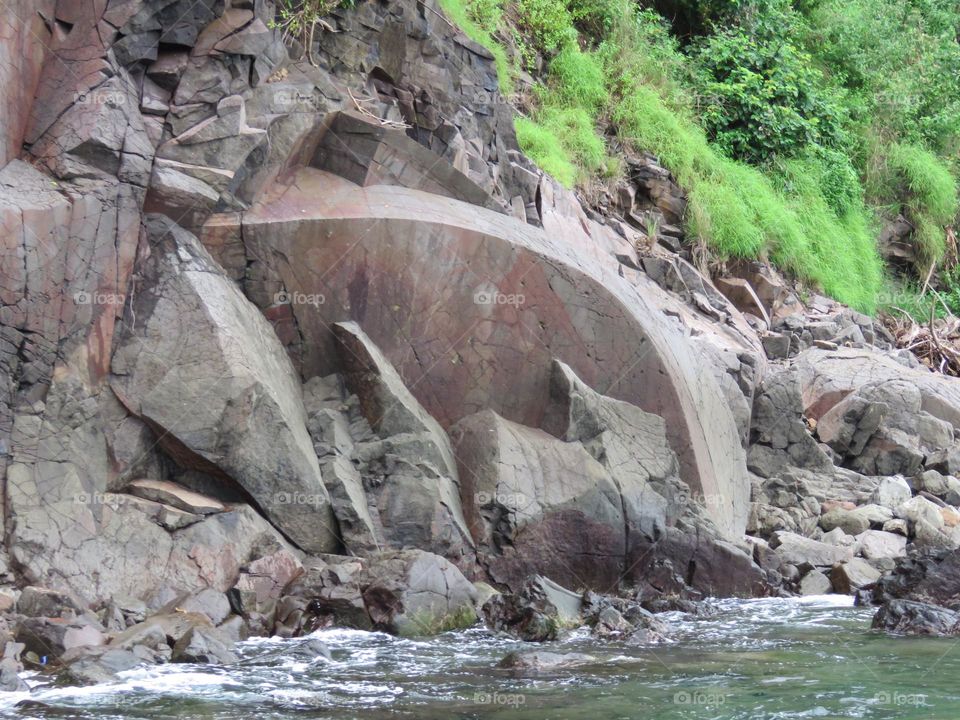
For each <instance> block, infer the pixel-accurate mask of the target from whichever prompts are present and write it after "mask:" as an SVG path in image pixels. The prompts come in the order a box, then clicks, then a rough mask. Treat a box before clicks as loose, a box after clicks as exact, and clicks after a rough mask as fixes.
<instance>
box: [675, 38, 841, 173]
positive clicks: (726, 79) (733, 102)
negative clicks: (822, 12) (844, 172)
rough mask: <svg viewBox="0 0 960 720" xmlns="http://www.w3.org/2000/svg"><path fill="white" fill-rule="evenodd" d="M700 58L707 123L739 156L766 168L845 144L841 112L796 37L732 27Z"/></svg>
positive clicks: (698, 82) (706, 44)
mask: <svg viewBox="0 0 960 720" xmlns="http://www.w3.org/2000/svg"><path fill="white" fill-rule="evenodd" d="M694 59H695V61H696V63H697V64H698V66H699V67H698V72H696V73H695V75H694V80H695V88H696V90H697V92H698V93H699V95H700V98H701V100H700V119H701V122H702V123H703V125H704V127H706V129H707V131H708V133H709V134H710V137H711V138H712V139H714V140H715V141H716V142H717V144H718V145H720V147H721V148H723V149H724V150H725V151H726V152H727V153H728V154H730V155H731V156H732V157H735V158H739V159H743V160H747V161H749V162H754V163H759V162H765V161H768V160H770V159H772V158H774V157H776V156H781V155H786V156H790V155H795V154H797V153H799V152H802V151H804V150H805V149H806V148H808V147H809V146H811V145H824V146H830V145H836V144H838V143H839V142H840V140H841V138H842V132H841V118H842V114H843V113H842V109H841V108H840V106H839V105H838V104H837V102H836V100H835V99H834V98H833V97H832V96H831V94H830V92H829V91H828V90H827V89H826V88H825V87H824V80H823V76H822V75H821V73H820V72H819V71H818V70H816V69H815V68H814V67H813V65H812V61H811V58H810V57H809V56H808V55H806V54H805V53H804V52H802V51H801V50H799V49H798V48H797V47H795V46H794V45H793V44H792V43H791V41H790V40H789V39H784V38H783V37H781V36H779V35H774V34H771V35H766V34H753V35H751V34H748V33H747V32H746V31H744V30H743V28H741V27H738V28H732V29H729V30H723V31H720V32H718V33H717V34H715V35H712V36H710V37H708V38H707V39H706V40H705V41H703V43H702V44H701V45H700V46H699V48H698V50H697V51H696V53H695V55H694Z"/></svg>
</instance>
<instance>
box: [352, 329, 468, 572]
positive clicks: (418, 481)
mask: <svg viewBox="0 0 960 720" xmlns="http://www.w3.org/2000/svg"><path fill="white" fill-rule="evenodd" d="M333 331H334V336H335V337H336V340H337V347H338V351H339V355H340V359H341V362H342V364H343V367H344V377H345V379H346V383H347V386H348V387H349V389H350V391H351V392H353V393H355V394H356V395H357V397H358V398H359V400H360V409H361V411H362V413H363V416H364V417H365V418H366V420H367V422H368V423H369V424H370V427H371V428H372V429H373V430H374V432H376V433H377V435H379V437H380V438H382V442H379V443H369V444H367V445H366V446H365V448H364V449H362V450H361V451H360V452H366V454H367V457H366V463H367V464H368V465H370V464H374V465H379V466H380V467H381V468H382V470H383V473H382V479H381V482H380V483H377V484H376V485H378V486H379V487H380V489H379V490H378V491H377V492H376V493H375V496H376V501H375V502H374V503H361V502H360V498H359V493H358V492H357V488H356V482H355V478H351V477H350V474H349V470H348V469H347V468H346V467H341V468H339V470H340V471H341V472H340V473H339V474H338V475H337V478H339V479H340V488H338V489H337V495H338V502H340V504H341V514H342V515H343V516H344V517H345V518H346V522H347V523H348V524H352V525H353V526H354V527H355V528H357V532H358V533H359V538H356V539H357V540H358V541H360V542H362V543H363V542H365V543H367V544H369V543H370V542H371V540H372V539H371V538H369V537H367V534H366V533H367V530H368V527H367V523H366V520H367V519H368V518H369V514H368V508H367V505H368V504H372V505H374V506H375V507H376V508H377V516H378V520H379V525H380V527H381V528H382V530H381V534H382V537H383V540H384V542H382V543H381V544H382V545H385V546H390V545H394V546H399V547H411V546H415V547H421V548H424V549H428V550H431V551H434V552H436V553H438V554H441V555H443V556H444V557H448V558H451V559H454V560H458V559H459V558H460V557H462V556H463V555H465V554H470V553H471V552H472V545H473V540H472V538H471V535H470V531H469V530H468V528H467V523H466V521H465V520H464V516H463V510H462V508H461V504H460V490H459V478H458V470H457V463H456V460H455V459H454V456H453V451H452V449H451V447H450V440H449V438H448V437H447V434H446V432H444V430H443V428H441V427H440V424H439V423H438V422H437V421H436V420H435V419H434V418H433V417H431V416H430V414H429V413H427V411H426V410H425V409H424V408H423V406H422V405H421V404H420V403H419V402H418V401H417V399H416V398H414V396H413V395H412V394H411V393H410V391H409V390H408V389H407V387H406V385H405V384H404V382H403V380H402V378H401V377H400V375H399V374H398V373H397V371H396V370H395V369H394V367H393V365H392V364H391V363H390V362H389V361H388V360H387V358H386V357H385V356H384V355H383V353H382V352H381V351H380V349H379V348H378V347H377V346H376V345H375V344H374V343H373V341H372V340H371V339H370V338H369V337H368V336H367V335H366V333H364V332H363V330H361V329H360V327H359V326H358V325H357V324H356V323H353V322H348V323H337V324H335V325H334V327H333ZM393 458H396V460H394V459H393ZM372 471H373V470H372V469H370V470H368V472H372ZM344 483H346V484H344ZM351 486H352V488H351ZM351 490H352V494H351ZM348 498H349V499H350V503H349V507H345V506H347V505H348V502H347V500H348ZM365 513H366V514H367V517H364V515H365ZM372 523H373V521H372V520H370V524H371V525H372Z"/></svg>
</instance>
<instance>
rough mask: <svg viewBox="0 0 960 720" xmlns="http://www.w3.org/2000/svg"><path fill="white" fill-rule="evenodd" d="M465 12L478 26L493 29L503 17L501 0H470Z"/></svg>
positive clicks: (488, 29)
mask: <svg viewBox="0 0 960 720" xmlns="http://www.w3.org/2000/svg"><path fill="white" fill-rule="evenodd" d="M467 13H468V14H469V15H470V19H471V20H473V22H475V23H476V24H477V25H478V26H480V28H482V29H484V30H487V31H488V32H489V31H491V30H495V29H496V28H498V27H499V26H500V20H501V19H502V17H503V0H470V2H469V3H468V4H467Z"/></svg>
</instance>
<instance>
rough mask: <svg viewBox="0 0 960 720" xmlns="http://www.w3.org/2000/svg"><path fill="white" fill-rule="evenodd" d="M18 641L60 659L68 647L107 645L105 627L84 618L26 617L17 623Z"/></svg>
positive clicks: (69, 648)
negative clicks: (101, 627)
mask: <svg viewBox="0 0 960 720" xmlns="http://www.w3.org/2000/svg"><path fill="white" fill-rule="evenodd" d="M16 639H17V642H19V643H22V644H23V645H24V647H25V648H26V650H27V651H28V652H32V653H36V654H37V655H38V656H39V657H48V658H50V659H51V660H56V659H58V658H59V657H60V656H61V655H63V654H64V653H65V652H66V651H68V650H72V649H74V648H78V647H84V646H90V647H94V646H97V645H103V644H104V643H105V642H106V637H105V636H104V634H103V632H102V630H101V629H99V628H97V627H96V626H95V625H93V624H90V623H89V622H87V621H84V620H82V619H77V620H61V619H58V618H42V617H33V618H23V619H22V620H21V621H20V623H19V624H18V626H17V632H16Z"/></svg>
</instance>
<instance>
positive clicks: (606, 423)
mask: <svg viewBox="0 0 960 720" xmlns="http://www.w3.org/2000/svg"><path fill="white" fill-rule="evenodd" d="M543 429H544V430H546V431H547V432H548V433H550V434H551V435H554V436H555V437H557V438H559V439H561V440H564V441H566V442H579V443H581V444H582V445H583V447H584V448H585V449H586V450H587V452H589V453H590V454H591V455H592V456H593V457H594V458H596V460H597V461H598V462H599V463H600V464H601V465H603V467H604V468H605V469H606V470H607V473H608V474H609V475H610V477H611V479H612V480H613V481H614V483H616V485H617V488H618V490H619V492H620V496H621V498H622V501H623V507H624V512H625V515H626V517H625V520H626V522H627V523H628V528H627V532H628V535H630V536H632V537H637V538H639V537H646V538H647V539H648V540H654V539H656V538H657V537H659V536H660V534H661V533H662V532H663V529H664V527H665V525H666V524H667V522H668V521H670V522H673V520H674V519H675V518H676V517H677V516H678V515H679V514H680V513H681V508H682V506H683V505H685V504H686V503H687V501H689V502H690V503H698V502H699V503H700V504H703V505H708V504H709V505H719V504H723V503H727V504H732V503H733V498H724V497H709V498H706V497H699V498H696V497H694V498H689V497H688V494H687V493H686V492H684V491H685V490H686V488H683V487H681V485H680V483H679V477H678V475H679V466H678V463H677V458H676V455H675V454H674V452H673V451H672V450H671V449H670V445H669V443H668V442H667V436H666V426H665V424H664V421H663V419H662V418H660V417H658V416H656V415H652V414H650V413H647V412H644V411H643V410H641V409H640V408H638V407H636V406H635V405H631V404H630V403H626V402H623V401H620V400H615V399H614V398H610V397H606V396H604V395H601V394H600V393H598V392H596V391H594V390H593V389H592V388H590V387H588V386H587V385H586V384H585V383H584V382H583V381H582V380H581V379H580V378H579V377H577V375H576V374H575V373H574V372H573V369H572V368H570V367H569V366H568V365H566V364H565V363H563V362H561V361H560V360H556V359H555V360H554V361H553V371H552V373H551V376H550V404H549V405H548V406H547V410H546V413H545V415H544V420H543ZM628 552H629V549H628Z"/></svg>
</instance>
